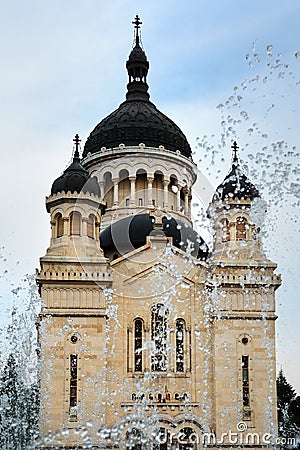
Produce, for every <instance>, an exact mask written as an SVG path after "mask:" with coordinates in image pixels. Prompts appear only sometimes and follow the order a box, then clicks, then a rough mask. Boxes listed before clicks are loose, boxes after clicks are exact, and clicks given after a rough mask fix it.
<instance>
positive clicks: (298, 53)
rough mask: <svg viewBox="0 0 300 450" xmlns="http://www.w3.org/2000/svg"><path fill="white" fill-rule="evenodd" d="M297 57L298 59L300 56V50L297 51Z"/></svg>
mask: <svg viewBox="0 0 300 450" xmlns="http://www.w3.org/2000/svg"><path fill="white" fill-rule="evenodd" d="M295 57H296V58H297V59H298V58H300V51H299V52H296V53H295Z"/></svg>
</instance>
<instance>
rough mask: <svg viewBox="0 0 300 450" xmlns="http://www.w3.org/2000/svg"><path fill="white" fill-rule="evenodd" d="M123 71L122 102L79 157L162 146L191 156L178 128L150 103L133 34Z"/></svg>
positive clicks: (140, 51)
mask: <svg viewBox="0 0 300 450" xmlns="http://www.w3.org/2000/svg"><path fill="white" fill-rule="evenodd" d="M126 68H127V71H128V76H129V83H128V85H127V94H126V101H125V102H123V103H121V105H120V106H119V108H117V109H116V110H115V111H114V112H112V113H111V114H110V115H109V116H107V117H105V118H104V119H103V120H101V122H100V123H99V124H98V125H97V126H96V127H95V128H94V130H93V131H92V132H91V134H90V136H89V137H88V139H87V141H86V144H85V146H84V151H83V157H86V156H87V155H88V153H96V152H98V151H100V149H101V147H106V148H113V147H118V146H119V145H120V144H125V145H126V146H138V145H139V144H140V143H143V144H145V145H146V146H147V147H159V146H160V145H163V146H164V147H165V148H166V149H167V150H171V151H173V152H176V151H177V150H180V152H181V153H182V154H183V155H184V156H186V157H190V156H191V147H190V144H189V143H188V141H187V139H186V137H185V135H184V134H183V132H182V131H181V130H180V128H179V127H178V126H177V125H176V124H175V123H174V122H173V121H172V120H171V119H169V118H168V117H167V116H166V115H165V114H163V113H162V112H161V111H159V110H158V109H157V108H156V106H155V105H154V104H153V103H152V102H150V100H149V94H148V84H147V81H146V78H147V74H148V69H149V62H148V60H147V57H146V54H145V52H144V50H143V49H142V48H141V46H140V42H139V36H138V34H137V35H136V41H135V46H134V48H133V49H132V51H131V53H130V55H129V58H128V61H127V63H126Z"/></svg>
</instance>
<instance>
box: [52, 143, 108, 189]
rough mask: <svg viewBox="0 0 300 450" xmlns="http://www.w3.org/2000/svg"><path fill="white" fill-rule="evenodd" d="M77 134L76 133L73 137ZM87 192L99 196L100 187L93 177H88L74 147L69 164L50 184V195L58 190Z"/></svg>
mask: <svg viewBox="0 0 300 450" xmlns="http://www.w3.org/2000/svg"><path fill="white" fill-rule="evenodd" d="M76 138H78V139H79V136H78V135H76V137H75V139H76ZM63 191H64V192H69V191H70V192H72V193H73V192H78V193H79V192H81V191H82V192H84V193H86V192H88V193H90V194H94V195H97V196H98V197H100V187H99V184H98V182H97V179H96V178H95V177H92V178H91V177H90V175H89V173H88V171H87V170H86V169H85V168H84V167H83V166H82V164H81V163H80V158H79V152H78V149H77V148H76V151H75V154H74V157H73V161H72V163H71V165H70V166H69V167H68V168H67V169H66V170H65V171H64V173H63V174H62V175H61V176H60V177H58V178H57V179H56V180H55V181H54V182H53V184H52V188H51V195H53V194H57V193H58V192H63Z"/></svg>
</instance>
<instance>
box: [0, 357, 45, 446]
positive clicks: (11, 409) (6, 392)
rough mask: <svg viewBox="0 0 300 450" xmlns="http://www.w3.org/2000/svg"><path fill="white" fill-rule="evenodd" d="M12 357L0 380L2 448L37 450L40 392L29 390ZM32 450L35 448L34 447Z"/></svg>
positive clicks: (0, 438)
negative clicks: (35, 446)
mask: <svg viewBox="0 0 300 450" xmlns="http://www.w3.org/2000/svg"><path fill="white" fill-rule="evenodd" d="M18 369H19V368H18V364H17V362H16V359H15V358H14V356H13V355H9V357H8V359H7V362H6V365H5V367H4V369H3V372H2V376H1V379H0V448H1V450H23V449H24V450H25V449H28V448H34V447H33V442H34V439H35V437H36V435H37V423H38V412H39V409H38V405H39V390H38V387H37V385H35V384H34V385H28V386H26V385H25V384H24V382H23V381H22V376H21V374H20V373H19V370H18ZM31 446H32V447H31Z"/></svg>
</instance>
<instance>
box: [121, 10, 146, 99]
mask: <svg viewBox="0 0 300 450" xmlns="http://www.w3.org/2000/svg"><path fill="white" fill-rule="evenodd" d="M132 24H133V25H134V47H133V49H132V50H131V53H130V55H129V58H128V60H127V62H126V68H127V72H128V77H129V82H128V84H127V94H126V100H144V101H148V100H149V94H148V84H147V74H148V70H149V62H148V60H147V56H146V53H145V52H144V50H143V49H142V47H141V45H140V27H141V24H142V22H141V20H140V18H139V16H138V15H136V16H135V19H134V20H133V22H132Z"/></svg>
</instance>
